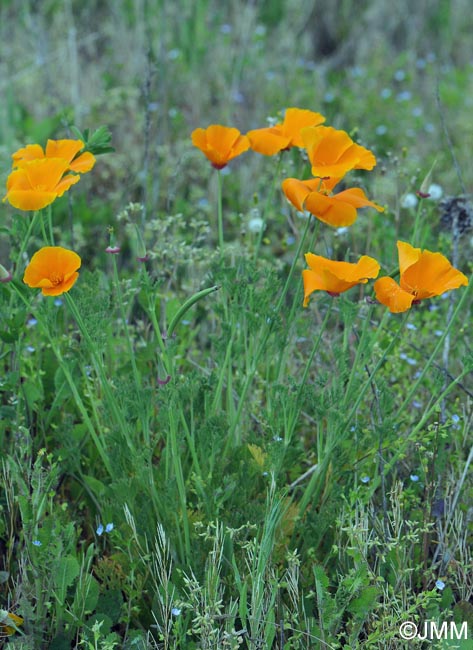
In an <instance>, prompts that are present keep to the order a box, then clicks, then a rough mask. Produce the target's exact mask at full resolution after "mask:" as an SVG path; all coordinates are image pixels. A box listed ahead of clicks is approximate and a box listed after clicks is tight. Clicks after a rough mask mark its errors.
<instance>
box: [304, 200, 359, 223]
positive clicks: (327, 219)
mask: <svg viewBox="0 0 473 650" xmlns="http://www.w3.org/2000/svg"><path fill="white" fill-rule="evenodd" d="M305 209H306V210H308V211H309V212H310V213H311V214H313V215H314V217H317V219H320V221H323V222H324V223H326V224H328V225H329V226H333V227H334V228H341V227H343V226H351V225H352V224H353V223H354V222H355V221H356V217H357V214H356V208H354V207H353V206H352V205H350V204H349V203H344V202H343V201H338V200H337V198H336V197H334V196H326V195H325V194H320V192H311V193H310V194H309V195H308V196H307V198H306V200H305Z"/></svg>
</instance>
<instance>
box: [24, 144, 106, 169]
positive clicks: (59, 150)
mask: <svg viewBox="0 0 473 650" xmlns="http://www.w3.org/2000/svg"><path fill="white" fill-rule="evenodd" d="M83 148H84V143H83V142H82V140H48V142H47V144H46V151H43V147H42V146H41V145H39V144H28V145H26V147H23V148H22V149H18V151H16V152H15V153H14V154H13V155H12V158H13V168H15V167H21V166H22V164H23V163H24V162H28V161H30V160H38V159H40V160H41V159H43V158H64V160H67V162H68V163H69V167H68V169H69V170H70V171H73V172H77V173H78V174H84V173H85V172H88V171H90V170H91V169H92V167H93V166H94V165H95V156H94V155H92V154H91V153H90V152H89V151H84V153H82V154H81V155H80V156H78V155H77V154H78V153H79V151H80V150H81V149H83Z"/></svg>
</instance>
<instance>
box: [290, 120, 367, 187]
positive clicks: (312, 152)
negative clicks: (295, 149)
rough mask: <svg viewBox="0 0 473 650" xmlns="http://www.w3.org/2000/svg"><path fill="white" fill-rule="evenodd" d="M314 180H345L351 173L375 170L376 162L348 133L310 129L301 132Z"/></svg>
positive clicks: (328, 127)
mask: <svg viewBox="0 0 473 650" xmlns="http://www.w3.org/2000/svg"><path fill="white" fill-rule="evenodd" d="M301 135H302V140H303V142H304V147H305V148H306V149H307V154H308V156H309V160H310V164H311V165H312V174H313V176H318V177H319V178H327V177H329V178H339V179H340V178H343V176H345V174H346V173H347V172H349V171H350V170H351V169H373V167H374V166H375V165H376V158H375V157H374V155H373V154H372V153H371V151H369V149H365V147H362V146H361V145H359V144H356V143H355V142H353V140H352V139H351V138H350V136H349V135H348V133H346V132H345V131H338V130H337V129H334V128H333V127H331V126H315V127H308V128H305V129H303V130H302V132H301Z"/></svg>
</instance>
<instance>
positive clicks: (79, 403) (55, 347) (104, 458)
mask: <svg viewBox="0 0 473 650" xmlns="http://www.w3.org/2000/svg"><path fill="white" fill-rule="evenodd" d="M10 286H12V288H13V290H14V291H16V293H17V294H18V296H19V297H20V299H21V300H22V302H23V303H24V304H25V305H26V307H27V308H28V309H30V303H29V302H28V300H27V299H26V298H25V297H24V296H23V294H22V293H21V291H20V290H19V289H18V288H17V287H16V286H15V284H14V283H13V282H12V283H10ZM35 317H36V320H37V321H38V323H39V324H40V327H41V328H42V330H43V332H44V333H45V334H46V337H47V338H48V340H49V343H50V345H51V349H52V351H53V353H54V355H55V357H56V359H57V360H58V362H59V365H60V366H61V370H62V372H63V373H64V377H65V378H66V381H67V383H68V384H69V388H70V389H71V392H72V395H73V397H74V401H75V403H76V406H77V408H78V409H79V411H80V414H81V416H82V418H83V420H84V423H85V425H86V426H87V429H88V431H89V433H90V437H91V438H92V440H93V442H94V444H95V448H96V449H97V452H98V454H99V456H100V458H101V460H102V462H103V465H104V467H105V469H106V470H107V472H108V474H109V475H110V477H111V478H113V477H114V474H113V471H112V467H111V465H110V460H109V458H108V456H107V453H106V450H105V447H104V445H103V443H102V440H101V439H100V437H99V435H98V434H97V432H96V430H95V428H94V425H93V423H92V420H91V419H90V417H89V414H88V412H87V409H86V407H85V404H84V402H83V400H82V397H81V395H80V393H79V390H78V388H77V386H76V384H75V382H74V379H73V378H72V375H71V373H70V371H69V367H68V365H67V363H66V362H65V361H64V358H63V356H62V353H61V350H60V349H59V347H58V345H57V344H56V341H55V339H54V337H53V336H51V333H50V331H49V328H48V326H47V324H46V323H45V322H44V321H43V319H42V317H41V315H40V314H39V313H36V314H35Z"/></svg>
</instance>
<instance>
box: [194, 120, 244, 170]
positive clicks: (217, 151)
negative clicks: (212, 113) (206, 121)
mask: <svg viewBox="0 0 473 650" xmlns="http://www.w3.org/2000/svg"><path fill="white" fill-rule="evenodd" d="M192 143H193V144H194V146H196V147H197V148H198V149H200V150H201V151H202V153H204V154H205V156H206V157H207V158H208V159H209V160H210V162H211V163H212V165H213V166H214V167H216V168H217V169H221V168H222V167H225V165H226V164H227V163H228V162H229V161H230V160H232V159H233V158H235V157H236V156H239V155H240V154H241V153H243V152H244V151H246V150H247V149H249V148H250V141H249V140H248V138H247V137H246V136H245V135H241V133H240V131H239V130H238V129H235V128H233V127H229V126H222V125H221V124H211V125H210V126H209V127H207V129H195V131H193V132H192Z"/></svg>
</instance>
